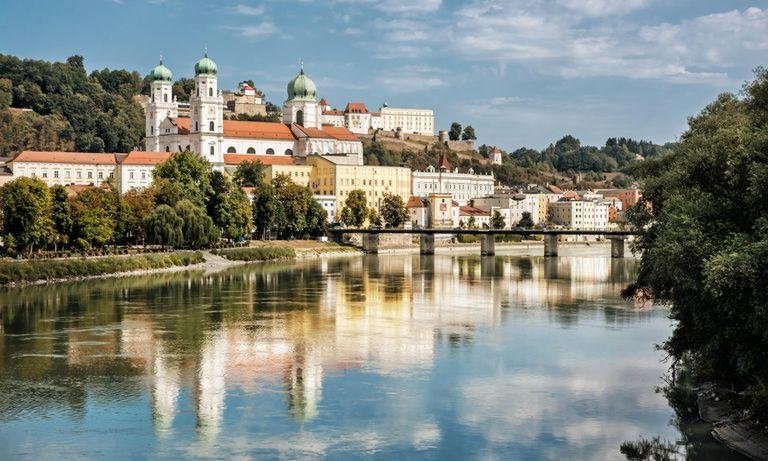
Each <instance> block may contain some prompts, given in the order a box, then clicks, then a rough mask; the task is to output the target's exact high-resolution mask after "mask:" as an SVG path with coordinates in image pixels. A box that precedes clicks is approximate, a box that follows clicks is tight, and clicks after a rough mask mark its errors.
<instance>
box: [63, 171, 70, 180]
mask: <svg viewBox="0 0 768 461" xmlns="http://www.w3.org/2000/svg"><path fill="white" fill-rule="evenodd" d="M64 177H65V178H67V179H69V171H65V172H64Z"/></svg>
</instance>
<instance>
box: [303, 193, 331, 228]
mask: <svg viewBox="0 0 768 461" xmlns="http://www.w3.org/2000/svg"><path fill="white" fill-rule="evenodd" d="M327 232H328V214H327V213H326V212H325V209H323V206H322V205H320V202H318V201H317V200H315V199H314V197H311V198H309V202H308V206H307V233H308V234H309V235H311V236H313V237H317V236H320V235H324V234H326V233H327Z"/></svg>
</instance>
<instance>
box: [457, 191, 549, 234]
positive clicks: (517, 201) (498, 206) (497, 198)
mask: <svg viewBox="0 0 768 461" xmlns="http://www.w3.org/2000/svg"><path fill="white" fill-rule="evenodd" d="M472 205H473V206H475V207H478V208H482V209H489V210H490V212H491V213H490V214H491V215H493V211H496V210H498V211H499V213H501V215H502V216H503V217H504V224H505V227H507V228H511V227H515V226H517V223H518V222H520V220H521V219H522V218H523V213H530V214H531V220H532V221H533V223H534V224H539V222H540V214H539V197H538V196H537V195H529V194H493V195H490V196H488V197H480V198H476V199H473V200H472Z"/></svg>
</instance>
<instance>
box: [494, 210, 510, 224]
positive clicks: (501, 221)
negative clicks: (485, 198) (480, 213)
mask: <svg viewBox="0 0 768 461" xmlns="http://www.w3.org/2000/svg"><path fill="white" fill-rule="evenodd" d="M506 225H507V223H506V222H504V216H502V215H501V213H499V210H493V216H491V227H492V228H493V229H504V227H506Z"/></svg>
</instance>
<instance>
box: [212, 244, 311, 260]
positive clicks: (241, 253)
mask: <svg viewBox="0 0 768 461" xmlns="http://www.w3.org/2000/svg"><path fill="white" fill-rule="evenodd" d="M213 254H216V255H219V256H223V257H225V258H227V259H229V260H232V261H272V260H275V259H288V258H295V257H296V252H295V251H294V250H293V248H291V247H287V246H265V247H250V248H227V249H223V250H214V251H213Z"/></svg>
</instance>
